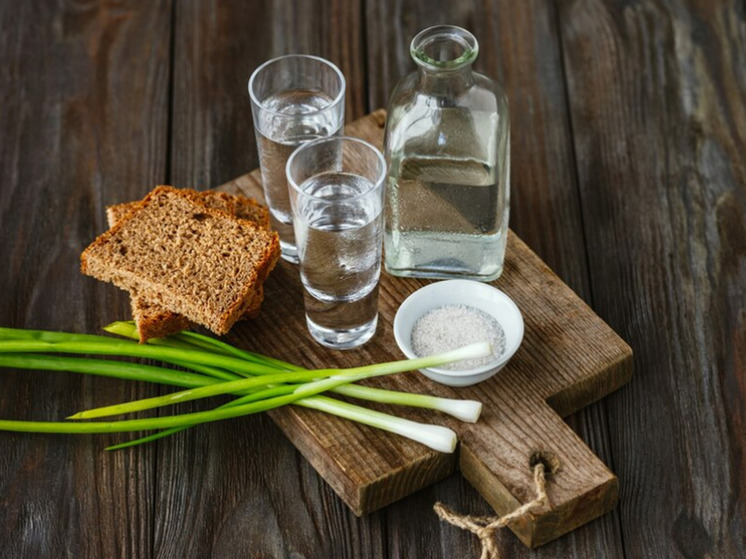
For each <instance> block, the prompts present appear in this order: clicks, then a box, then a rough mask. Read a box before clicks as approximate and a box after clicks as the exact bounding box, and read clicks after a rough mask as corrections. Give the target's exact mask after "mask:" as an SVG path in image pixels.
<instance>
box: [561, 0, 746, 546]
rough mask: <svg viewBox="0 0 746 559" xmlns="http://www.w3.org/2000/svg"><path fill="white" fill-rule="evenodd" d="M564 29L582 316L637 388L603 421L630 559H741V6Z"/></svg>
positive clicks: (621, 9)
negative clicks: (591, 310)
mask: <svg viewBox="0 0 746 559" xmlns="http://www.w3.org/2000/svg"><path fill="white" fill-rule="evenodd" d="M560 22H561V29H562V41H563V52H564V59H565V63H566V68H567V78H568V86H569V93H570V95H569V99H570V108H571V115H572V125H573V130H574V132H575V146H576V152H577V162H578V178H579V182H580V187H581V199H582V205H583V215H584V221H585V226H586V238H587V241H588V242H587V247H588V256H589V263H590V271H591V280H592V285H593V293H594V304H595V306H596V308H597V309H599V311H600V312H601V313H602V314H603V315H604V316H606V317H607V318H608V320H609V321H610V323H611V324H612V325H613V326H615V327H616V328H618V329H619V331H620V332H622V335H623V336H624V337H626V338H627V339H628V340H630V342H631V344H632V345H633V346H634V347H635V349H636V363H635V366H636V370H638V371H641V374H640V375H639V376H638V377H637V380H636V382H634V383H632V384H631V385H630V387H629V388H628V389H626V390H625V391H623V392H622V394H621V397H620V398H617V399H614V400H613V401H611V402H610V403H609V405H608V409H609V418H610V422H611V424H613V425H616V426H618V428H617V429H614V430H612V431H611V441H612V452H613V454H614V456H615V467H616V468H617V471H618V473H619V475H620V478H621V479H623V480H625V482H623V483H622V494H621V498H622V503H624V505H623V507H622V509H621V513H622V529H623V536H624V546H625V550H626V552H627V553H628V554H629V556H631V557H671V556H677V557H743V556H746V540H745V539H744V533H746V523H745V519H746V507H745V506H744V499H743V495H744V492H743V490H744V473H743V472H744V469H743V466H744V462H743V460H744V458H743V457H744V455H745V454H744V447H745V446H746V436H745V433H746V431H745V430H744V405H745V404H746V391H745V390H744V387H745V386H746V370H745V369H744V367H743V363H744V358H743V356H744V347H746V345H745V344H744V343H743V341H744V331H746V325H745V324H746V229H745V227H744V223H745V220H744V216H745V215H746V164H744V158H743V154H744V152H745V151H746V144H745V142H746V112H745V111H744V107H745V106H746V74H745V73H744V65H743V53H744V52H746V17H745V15H744V5H743V3H742V2H729V1H720V2H697V1H691V2H679V1H661V2H645V3H631V2H597V1H593V0H589V1H585V0H583V1H570V2H560ZM652 510H654V511H655V512H652Z"/></svg>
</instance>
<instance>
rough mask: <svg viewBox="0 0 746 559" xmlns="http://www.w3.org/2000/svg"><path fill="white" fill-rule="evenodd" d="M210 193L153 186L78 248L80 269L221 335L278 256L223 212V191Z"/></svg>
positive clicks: (267, 241)
mask: <svg viewBox="0 0 746 559" xmlns="http://www.w3.org/2000/svg"><path fill="white" fill-rule="evenodd" d="M213 199H214V200H215V202H214V203H210V205H208V203H206V202H205V201H204V193H202V194H201V193H197V192H195V191H192V190H178V189H175V188H172V187H167V186H160V187H158V188H156V189H155V190H153V191H152V192H151V193H150V194H149V195H148V196H146V197H145V198H144V199H143V200H142V201H141V202H137V203H134V205H130V206H129V207H128V208H126V209H125V212H124V216H123V217H121V214H120V215H119V217H120V219H119V220H118V221H117V222H116V224H115V225H114V226H113V227H112V228H111V229H109V230H108V231H107V232H106V233H104V234H103V235H101V236H99V237H98V238H97V239H96V240H95V241H94V242H93V243H92V244H91V245H90V246H89V247H88V248H87V249H86V250H85V251H84V252H83V254H82V256H81V262H82V265H81V269H82V271H83V273H85V274H88V275H91V276H93V277H95V278H98V279H100V280H103V281H109V282H112V283H114V284H115V285H117V286H118V287H121V288H123V289H127V290H129V291H131V292H133V293H137V295H138V296H141V297H143V298H146V300H147V301H148V303H147V305H149V306H152V305H157V306H161V307H163V308H164V309H168V311H171V312H174V313H178V314H182V315H184V317H186V318H187V319H188V320H190V321H193V322H196V323H198V324H202V325H203V326H206V327H207V328H209V329H211V330H213V331H214V332H216V333H218V334H223V333H226V332H227V331H228V330H229V329H230V327H231V326H232V325H233V323H234V322H235V321H236V320H237V319H238V318H239V317H240V316H241V314H243V313H244V312H245V311H248V310H250V309H251V308H252V302H253V301H254V299H255V295H257V290H258V288H259V287H260V286H261V282H263V281H264V279H265V278H266V277H267V275H268V274H269V272H270V270H271V269H272V267H273V266H274V265H275V263H276V262H277V258H278V257H279V240H278V237H277V234H276V233H274V232H270V231H267V230H266V229H263V228H262V227H261V226H259V225H257V224H256V223H254V222H251V221H247V220H244V219H236V218H235V217H233V216H232V215H230V213H233V212H235V207H236V206H235V202H234V201H233V200H232V199H231V197H230V196H229V195H225V197H223V196H218V197H213ZM219 204H224V206H223V207H222V208H220V209H215V205H219ZM231 204H233V206H232V207H231V206H230V205H231ZM211 206H212V207H211ZM249 206H251V204H249ZM113 208H116V206H115V207H113ZM111 209H112V208H109V212H108V217H109V218H110V219H112V217H116V216H112V215H111V214H112V212H111ZM224 209H227V210H228V211H224ZM256 211H259V210H256ZM265 211H266V210H265ZM259 301H260V302H261V299H259Z"/></svg>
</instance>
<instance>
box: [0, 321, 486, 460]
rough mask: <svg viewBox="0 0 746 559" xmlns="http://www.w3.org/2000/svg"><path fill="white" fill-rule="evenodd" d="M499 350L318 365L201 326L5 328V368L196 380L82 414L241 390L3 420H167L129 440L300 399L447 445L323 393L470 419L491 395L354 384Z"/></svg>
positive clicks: (32, 425)
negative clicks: (213, 404) (145, 338)
mask: <svg viewBox="0 0 746 559" xmlns="http://www.w3.org/2000/svg"><path fill="white" fill-rule="evenodd" d="M106 330H108V331H110V332H112V333H116V334H118V335H121V336H124V337H127V338H135V337H137V333H136V329H135V326H134V324H133V323H125V322H119V323H114V324H112V325H109V326H108V327H107V328H106ZM50 353H63V354H92V355H105V356H128V357H144V358H148V359H154V360H160V361H163V362H166V363H171V364H177V365H180V366H183V367H184V368H187V369H192V370H193V371H196V372H185V371H175V370H172V369H166V368H163V367H156V366H152V365H141V364H134V363H128V362H122V361H112V360H105V359H96V358H82V357H69V356H60V355H49V354H50ZM490 353H491V348H490V347H489V344H487V343H482V344H474V345H472V346H467V347H465V348H460V349H458V350H454V351H450V352H445V353H442V354H439V355H435V356H429V357H423V358H419V359H413V360H408V361H399V362H391V363H382V364H377V365H368V366H365V367H355V368H351V369H321V370H315V371H312V370H306V369H303V368H302V367H298V366H296V365H292V364H290V363H286V362H283V361H281V360H278V359H274V358H270V357H266V356H263V355H260V354H256V353H251V352H247V351H244V350H241V349H239V348H235V347H233V346H231V345H229V344H226V343H224V342H222V341H220V340H215V339H213V338H209V337H207V336H202V335H200V334H196V333H192V332H182V333H181V334H178V335H176V336H171V337H169V338H164V339H161V340H152V341H151V343H149V344H148V345H144V344H138V343H135V342H133V341H125V340H117V339H114V338H109V337H106V336H94V335H87V334H70V333H64V332H47V331H37V330H20V329H10V328H0V367H14V368H33V369H48V370H68V371H73V372H80V373H87V374H98V375H102V376H111V377H117V378H123V379H128V380H145V381H150V382H157V383H160V384H169V385H175V386H181V387H185V388H187V390H184V391H181V392H177V393H175V394H170V395H167V396H160V397H157V398H147V399H145V400H139V401H135V402H129V403H125V404H118V405H115V406H107V407H104V408H96V409H93V410H86V411H83V412H79V413H78V414H75V415H73V416H71V417H72V418H75V419H84V418H94V417H104V416H108V415H112V414H120V413H129V412H134V411H140V410H145V409H152V408H156V407H161V406H165V405H171V404H174V403H178V402H184V401H189V400H194V399H198V398H204V397H209V396H215V395H221V394H234V395H238V396H240V397H239V398H237V399H236V400H234V401H232V402H230V403H228V404H225V405H222V406H220V407H218V408H216V409H213V410H209V411H200V412H193V413H187V414H180V415H173V416H164V417H156V418H146V419H130V420H121V421H108V422H85V423H77V422H29V421H7V420H0V430H13V431H25V432H48V433H114V432H129V431H144V430H153V429H163V430H162V431H160V432H158V433H154V434H151V435H148V436H146V437H144V438H140V439H137V440H135V441H130V442H127V443H122V444H120V445H115V446H114V447H109V448H124V447H126V446H131V445H134V444H139V443H141V442H146V441H151V440H156V439H158V438H161V437H164V436H167V435H169V434H173V433H175V432H178V431H179V430H182V429H185V428H188V427H191V426H193V425H197V424H200V423H207V422H211V421H218V420H221V419H227V418H231V417H238V416H241V415H247V414H250V413H257V412H259V411H265V410H268V409H273V408H276V407H279V406H282V405H286V404H295V405H301V406H305V407H309V408H313V409H317V410H321V411H324V412H327V413H332V414H335V415H338V416H341V417H346V418H349V419H352V420H354V421H358V422H361V423H364V424H367V425H371V426H374V427H377V428H381V429H385V430H388V431H391V432H394V433H398V434H401V435H403V436H407V437H409V438H412V439H414V440H417V441H419V442H422V443H423V444H426V445H428V446H430V447H431V448H434V449H437V450H440V451H442V452H452V451H453V449H454V447H455V444H456V438H455V433H453V431H451V430H450V429H448V428H445V427H439V426H433V425H425V424H420V423H416V422H412V421H409V420H404V419H401V418H397V417H395V416H392V415H389V414H385V413H381V412H377V411H373V410H369V409H366V408H363V407H360V406H356V405H354V404H350V403H347V402H341V401H338V400H336V399H333V398H329V397H327V396H319V395H318V394H320V393H322V392H327V391H335V392H337V393H339V394H342V395H346V396H349V397H353V398H358V399H365V400H371V401H377V402H383V403H389V404H400V405H411V406H418V407H424V408H429V409H437V410H440V411H443V412H445V413H450V414H451V415H453V416H455V417H457V418H460V419H463V420H465V421H476V419H477V417H478V416H479V412H480V411H481V404H479V403H478V402H473V401H459V400H450V399H447V398H436V397H433V396H425V395H419V394H406V393H400V392H395V391H390V390H381V389H377V388H371V387H365V386H358V385H354V384H350V383H352V382H353V381H357V380H363V379H366V378H371V377H375V376H381V375H387V374H392V373H398V372H404V371H409V370H413V369H418V368H428V367H437V366H441V365H444V364H447V363H451V362H454V361H460V360H462V359H471V358H479V357H483V356H486V355H489V354H490ZM242 377H248V378H242Z"/></svg>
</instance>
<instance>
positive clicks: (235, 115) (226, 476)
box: [154, 0, 385, 558]
mask: <svg viewBox="0 0 746 559" xmlns="http://www.w3.org/2000/svg"><path fill="white" fill-rule="evenodd" d="M173 20H174V25H175V30H174V33H175V35H174V47H173V48H174V75H173V104H172V115H173V116H172V129H171V136H172V145H171V154H170V162H171V167H170V171H171V172H170V177H169V180H170V182H171V183H173V184H174V185H177V186H189V187H197V188H208V187H214V186H217V185H219V184H221V183H223V182H225V181H227V180H229V179H232V178H234V177H236V176H239V175H242V174H244V173H245V172H246V170H248V169H252V168H254V167H256V166H258V159H257V155H256V146H255V139H254V130H253V125H252V118H251V109H250V103H249V97H248V92H247V82H248V79H249V76H250V74H251V72H252V71H253V70H254V69H255V68H256V67H257V66H259V65H260V64H261V63H262V62H264V61H265V60H267V59H270V58H273V57H276V56H280V55H283V54H288V53H298V52H302V53H310V54H316V55H320V56H323V57H325V58H328V59H330V60H331V61H332V62H334V63H336V64H337V65H338V66H339V67H340V69H341V70H342V71H343V73H344V74H345V77H346V79H347V85H348V94H347V99H346V101H347V103H346V110H347V117H348V118H352V117H353V115H354V114H355V113H356V112H357V113H361V112H362V109H363V108H362V102H361V99H362V94H363V91H364V87H363V84H362V68H363V64H362V52H361V50H360V49H361V46H362V43H361V40H360V37H361V35H360V26H361V21H360V10H359V6H358V4H357V3H356V2H346V1H345V2H342V1H335V2H293V1H275V2H265V3H257V2H244V1H224V0H221V1H220V2H217V1H216V2H179V3H177V4H176V5H175V13H174V17H173ZM277 295H278V294H277V293H275V294H272V293H266V297H273V298H276V297H277ZM293 296H300V292H298V293H293ZM282 318H283V317H282V315H277V316H274V317H272V319H273V320H278V321H282ZM299 333H300V332H299ZM228 339H229V341H231V342H233V343H236V344H237V345H239V346H242V347H249V344H252V343H253V340H252V339H251V337H250V335H248V334H247V333H246V332H245V331H244V329H234V332H233V333H232V334H231V336H230V337H229V338H228ZM291 340H292V336H289V337H288V339H287V340H286V341H287V342H288V343H291ZM252 347H254V348H255V349H258V350H260V351H262V352H267V353H269V352H270V351H271V348H270V347H267V346H261V345H254V346H252ZM213 406H214V404H213V403H195V404H192V405H189V406H184V409H204V408H209V407H213ZM156 469H157V471H158V472H159V476H158V486H157V492H156V495H155V509H156V519H155V532H154V554H155V555H156V556H164V557H208V556H217V557H222V556H229V557H289V556H297V557H334V556H353V555H355V556H358V555H359V556H361V557H370V558H374V557H380V556H381V552H380V549H381V545H382V542H383V541H384V539H385V537H384V536H383V535H382V532H381V527H380V526H379V524H378V523H377V522H376V521H375V520H374V521H371V522H366V523H359V522H358V521H357V520H356V519H355V517H354V516H353V515H352V514H350V512H349V511H348V510H346V508H345V507H344V505H343V504H341V503H340V502H339V500H338V499H337V498H336V496H335V495H334V493H333V492H332V490H331V489H330V488H329V487H328V486H327V485H326V484H325V483H324V482H323V480H322V479H321V478H319V476H318V475H317V474H316V473H315V472H314V471H313V469H312V468H311V467H310V466H309V465H308V464H307V463H306V462H305V461H304V460H303V459H302V458H301V457H300V456H299V455H298V453H297V451H296V450H295V449H294V448H293V446H292V445H291V444H290V443H288V441H287V440H286V439H285V437H283V435H282V433H281V432H280V431H279V430H278V429H277V428H276V427H275V426H274V425H273V423H272V422H271V421H270V420H269V418H268V417H265V416H257V417H251V418H246V419H243V420H241V421H238V422H228V423H225V424H218V425H214V426H210V427H206V428H205V429H197V430H193V431H192V432H186V433H184V434H183V436H177V437H173V438H172V439H170V440H164V441H163V442H162V443H159V452H158V457H157V465H156Z"/></svg>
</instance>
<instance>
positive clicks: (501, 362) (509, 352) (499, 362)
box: [393, 279, 525, 379]
mask: <svg viewBox="0 0 746 559" xmlns="http://www.w3.org/2000/svg"><path fill="white" fill-rule="evenodd" d="M445 284H448V285H453V286H454V287H456V286H458V285H461V286H464V285H468V286H469V287H471V288H473V289H475V290H482V291H484V292H490V293H491V294H492V295H495V294H496V295H497V296H498V297H499V298H501V299H502V300H503V302H504V303H506V304H507V306H508V307H509V308H510V309H511V311H513V312H514V313H515V318H516V319H517V320H516V327H517V329H518V335H517V336H516V338H515V343H513V344H512V346H511V347H507V346H506V347H505V351H504V352H503V353H502V355H500V357H499V358H498V359H496V360H494V361H490V362H489V363H487V364H486V365H482V366H481V367H477V368H475V369H462V370H452V369H442V368H438V367H429V368H426V369H422V370H423V371H429V372H432V373H436V374H438V375H443V376H446V377H453V378H459V379H466V378H470V377H476V376H480V375H484V374H485V373H488V372H491V371H493V370H494V371H495V372H497V371H499V370H500V369H501V368H502V367H504V366H505V364H506V363H507V362H508V361H509V360H510V358H511V357H513V355H514V354H515V352H516V351H518V348H519V347H520V346H521V343H522V342H523V335H524V333H525V324H524V321H523V314H522V313H521V310H520V309H519V308H518V305H516V304H515V301H513V299H511V298H510V296H509V295H508V294H507V293H505V292H504V291H502V290H501V289H498V288H497V287H495V286H493V285H490V284H488V283H483V282H480V281H476V280H466V279H452V280H442V281H437V282H434V283H430V284H428V285H425V286H423V287H420V288H419V289H417V290H416V291H413V292H412V293H410V294H409V296H408V297H407V298H406V299H404V301H403V302H402V304H401V305H400V306H399V308H398V309H397V311H396V315H395V316H394V324H393V330H394V339H395V340H396V343H397V345H398V346H399V349H400V350H401V351H402V352H403V353H404V355H406V356H407V357H408V358H410V359H414V358H416V357H417V354H416V353H414V351H412V347H411V344H410V342H409V341H408V340H407V341H405V340H403V339H402V334H405V333H404V332H400V330H401V326H400V324H401V320H402V318H401V317H402V316H403V314H404V313H406V311H407V307H409V306H411V305H412V303H411V301H412V300H416V299H418V298H421V297H424V296H425V295H426V294H427V293H428V292H429V291H432V290H433V289H443V287H442V286H443V285H445ZM436 286H437V287H436ZM413 298H414V299H413ZM448 304H449V302H448V301H443V302H442V304H440V305H437V306H436V307H433V308H439V307H443V306H446V305H448ZM471 306H472V307H474V308H476V309H479V310H481V311H483V312H486V313H487V314H489V315H490V316H492V317H493V318H495V320H498V319H497V318H496V317H494V315H492V314H491V313H490V312H488V311H487V310H486V309H484V308H481V307H480V306H479V305H476V304H475V305H471ZM498 322H499V320H498ZM500 326H501V327H502V326H503V325H502V323H501V324H500ZM406 334H411V331H409V332H406Z"/></svg>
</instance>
